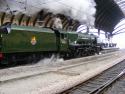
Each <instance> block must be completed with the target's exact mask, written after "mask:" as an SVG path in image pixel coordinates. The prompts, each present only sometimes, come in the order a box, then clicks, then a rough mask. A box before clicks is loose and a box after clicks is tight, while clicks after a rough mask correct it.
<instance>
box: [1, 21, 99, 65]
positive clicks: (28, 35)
mask: <svg viewBox="0 0 125 94" xmlns="http://www.w3.org/2000/svg"><path fill="white" fill-rule="evenodd" d="M100 50H101V46H100V45H99V44H98V43H97V37H96V36H94V35H92V34H87V33H77V32H70V31H63V30H62V29H56V28H47V27H31V26H18V25H11V24H10V23H6V24H3V25H2V26H1V27H0V62H1V64H13V63H15V62H17V61H23V60H27V61H28V62H31V61H33V60H40V59H41V58H43V57H46V56H51V55H52V54H59V55H60V57H64V58H75V57H81V56H86V55H93V54H95V53H99V51H100Z"/></svg>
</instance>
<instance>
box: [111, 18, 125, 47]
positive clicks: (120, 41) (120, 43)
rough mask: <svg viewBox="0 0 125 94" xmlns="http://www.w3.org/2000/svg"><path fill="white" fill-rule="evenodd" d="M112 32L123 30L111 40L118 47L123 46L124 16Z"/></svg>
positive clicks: (124, 43)
mask: <svg viewBox="0 0 125 94" xmlns="http://www.w3.org/2000/svg"><path fill="white" fill-rule="evenodd" d="M114 29H115V30H114V31H113V32H117V31H119V32H124V33H121V34H118V35H115V36H114V37H113V42H116V43H117V46H118V47H120V48H125V18H124V19H123V20H121V22H119V23H118V24H117V25H116V27H115V28H114Z"/></svg>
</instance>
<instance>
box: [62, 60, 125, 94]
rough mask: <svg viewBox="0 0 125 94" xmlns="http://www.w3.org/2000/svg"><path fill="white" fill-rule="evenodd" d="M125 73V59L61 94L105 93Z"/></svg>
mask: <svg viewBox="0 0 125 94" xmlns="http://www.w3.org/2000/svg"><path fill="white" fill-rule="evenodd" d="M123 75H125V60H124V61H122V62H121V63H119V64H117V65H115V66H113V67H111V68H110V69H108V70H106V71H104V72H103V73H101V74H100V75H98V76H96V77H94V78H91V79H90V80H88V81H86V82H84V83H82V84H80V85H78V86H76V87H73V88H71V89H69V90H67V91H65V92H62V93H60V94H104V92H105V91H106V90H107V89H108V88H109V87H111V86H112V85H113V84H114V83H115V82H116V81H117V80H119V78H121V77H122V76H123ZM105 94H106V93H105Z"/></svg>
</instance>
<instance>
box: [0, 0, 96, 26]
mask: <svg viewBox="0 0 125 94" xmlns="http://www.w3.org/2000/svg"><path fill="white" fill-rule="evenodd" d="M95 5H96V4H95V2H94V0H0V11H6V12H10V13H14V14H18V13H20V12H21V13H25V14H26V15H30V16H31V15H34V14H36V13H37V12H39V11H41V10H42V9H45V10H46V11H48V12H52V13H53V14H58V13H60V14H64V15H66V16H69V17H71V18H73V19H75V20H79V21H80V22H81V23H82V24H87V25H94V21H95V18H94V15H95V12H96V9H95Z"/></svg>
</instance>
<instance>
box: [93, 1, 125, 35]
mask: <svg viewBox="0 0 125 94" xmlns="http://www.w3.org/2000/svg"><path fill="white" fill-rule="evenodd" d="M95 2H96V9H97V10H96V15H95V17H96V20H95V27H96V28H98V29H101V30H104V31H105V32H110V33H112V32H113V29H114V27H115V25H116V24H118V22H119V21H120V20H121V19H122V18H124V13H123V11H124V6H123V5H124V4H123V2H124V3H125V1H124V0H95Z"/></svg>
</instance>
